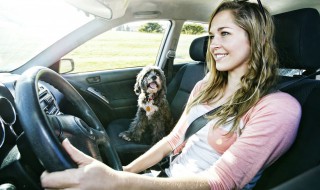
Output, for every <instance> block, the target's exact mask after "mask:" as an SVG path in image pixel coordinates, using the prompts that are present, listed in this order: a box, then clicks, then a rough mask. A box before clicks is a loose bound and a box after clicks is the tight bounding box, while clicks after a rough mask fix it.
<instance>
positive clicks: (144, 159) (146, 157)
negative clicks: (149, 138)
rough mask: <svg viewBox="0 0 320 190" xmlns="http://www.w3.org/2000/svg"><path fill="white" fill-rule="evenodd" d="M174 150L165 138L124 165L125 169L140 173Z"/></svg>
mask: <svg viewBox="0 0 320 190" xmlns="http://www.w3.org/2000/svg"><path fill="white" fill-rule="evenodd" d="M171 151H172V149H171V146H170V144H169V143H168V142H167V140H166V139H165V138H163V139H162V140H160V141H159V142H158V143H157V144H155V145H154V146H152V147H151V148H150V149H149V150H148V151H147V152H146V153H144V154H143V155H141V156H140V157H138V158H137V159H136V160H134V161H133V162H131V163H130V164H129V165H127V166H124V167H123V170H124V171H127V172H132V173H139V172H141V171H143V170H145V169H148V168H150V167H151V166H154V165H155V164H156V163H158V162H160V161H161V160H162V158H164V157H165V156H167V155H168V154H169V153H170V152H171Z"/></svg>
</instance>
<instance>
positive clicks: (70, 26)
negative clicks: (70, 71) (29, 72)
mask: <svg viewBox="0 0 320 190" xmlns="http://www.w3.org/2000/svg"><path fill="white" fill-rule="evenodd" d="M57 13H59V14H57ZM91 19H93V17H87V16H86V15H85V14H84V13H83V12H80V11H78V10H76V9H75V8H74V7H72V6H70V5H69V4H67V3H65V2H64V1H62V0H57V1H50V0H30V1H23V0H4V1H1V2H0V72H5V71H12V70H15V69H16V68H18V67H20V66H21V65H22V64H24V63H25V62H27V61H29V60H30V59H31V58H32V57H34V56H35V55H37V54H38V53H40V52H41V51H43V50H44V49H45V48H47V47H49V46H50V45H51V44H52V43H54V42H56V41H57V40H59V39H60V38H62V37H63V36H65V35H66V34H68V33H70V32H71V31H73V30H74V29H75V28H77V27H79V26H81V25H83V24H84V23H86V22H88V21H90V20H91ZM8 63H10V64H8Z"/></svg>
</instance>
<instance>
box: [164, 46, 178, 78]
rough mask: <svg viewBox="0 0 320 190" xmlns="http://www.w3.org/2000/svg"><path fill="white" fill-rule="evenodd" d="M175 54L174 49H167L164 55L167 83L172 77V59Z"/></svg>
mask: <svg viewBox="0 0 320 190" xmlns="http://www.w3.org/2000/svg"><path fill="white" fill-rule="evenodd" d="M175 56H176V51H175V50H172V49H171V50H169V51H168V53H167V55H166V58H167V61H166V65H165V67H167V74H166V76H167V77H166V78H167V84H169V82H170V81H171V79H172V73H173V61H174V58H175Z"/></svg>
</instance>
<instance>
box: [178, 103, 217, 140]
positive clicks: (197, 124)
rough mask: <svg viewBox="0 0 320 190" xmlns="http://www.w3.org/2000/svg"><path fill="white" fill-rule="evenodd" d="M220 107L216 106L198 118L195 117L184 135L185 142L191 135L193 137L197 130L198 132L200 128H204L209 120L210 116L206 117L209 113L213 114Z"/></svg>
mask: <svg viewBox="0 0 320 190" xmlns="http://www.w3.org/2000/svg"><path fill="white" fill-rule="evenodd" d="M220 107H221V106H219V107H216V108H214V109H213V110H210V111H209V112H207V113H205V114H203V115H201V116H199V117H198V118H197V119H195V120H194V121H193V122H192V123H191V124H190V126H189V127H188V129H187V131H186V133H185V135H184V140H183V142H185V141H186V140H188V138H189V137H191V136H192V135H193V134H195V133H196V132H198V131H199V130H200V129H202V128H203V127H204V126H205V125H206V124H207V123H208V122H209V120H208V118H206V116H207V115H211V114H213V113H214V112H216V111H217V110H218V109H219V108H220Z"/></svg>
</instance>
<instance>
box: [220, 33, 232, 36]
mask: <svg viewBox="0 0 320 190" xmlns="http://www.w3.org/2000/svg"><path fill="white" fill-rule="evenodd" d="M229 34H230V33H229V32H221V36H227V35H229Z"/></svg>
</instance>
